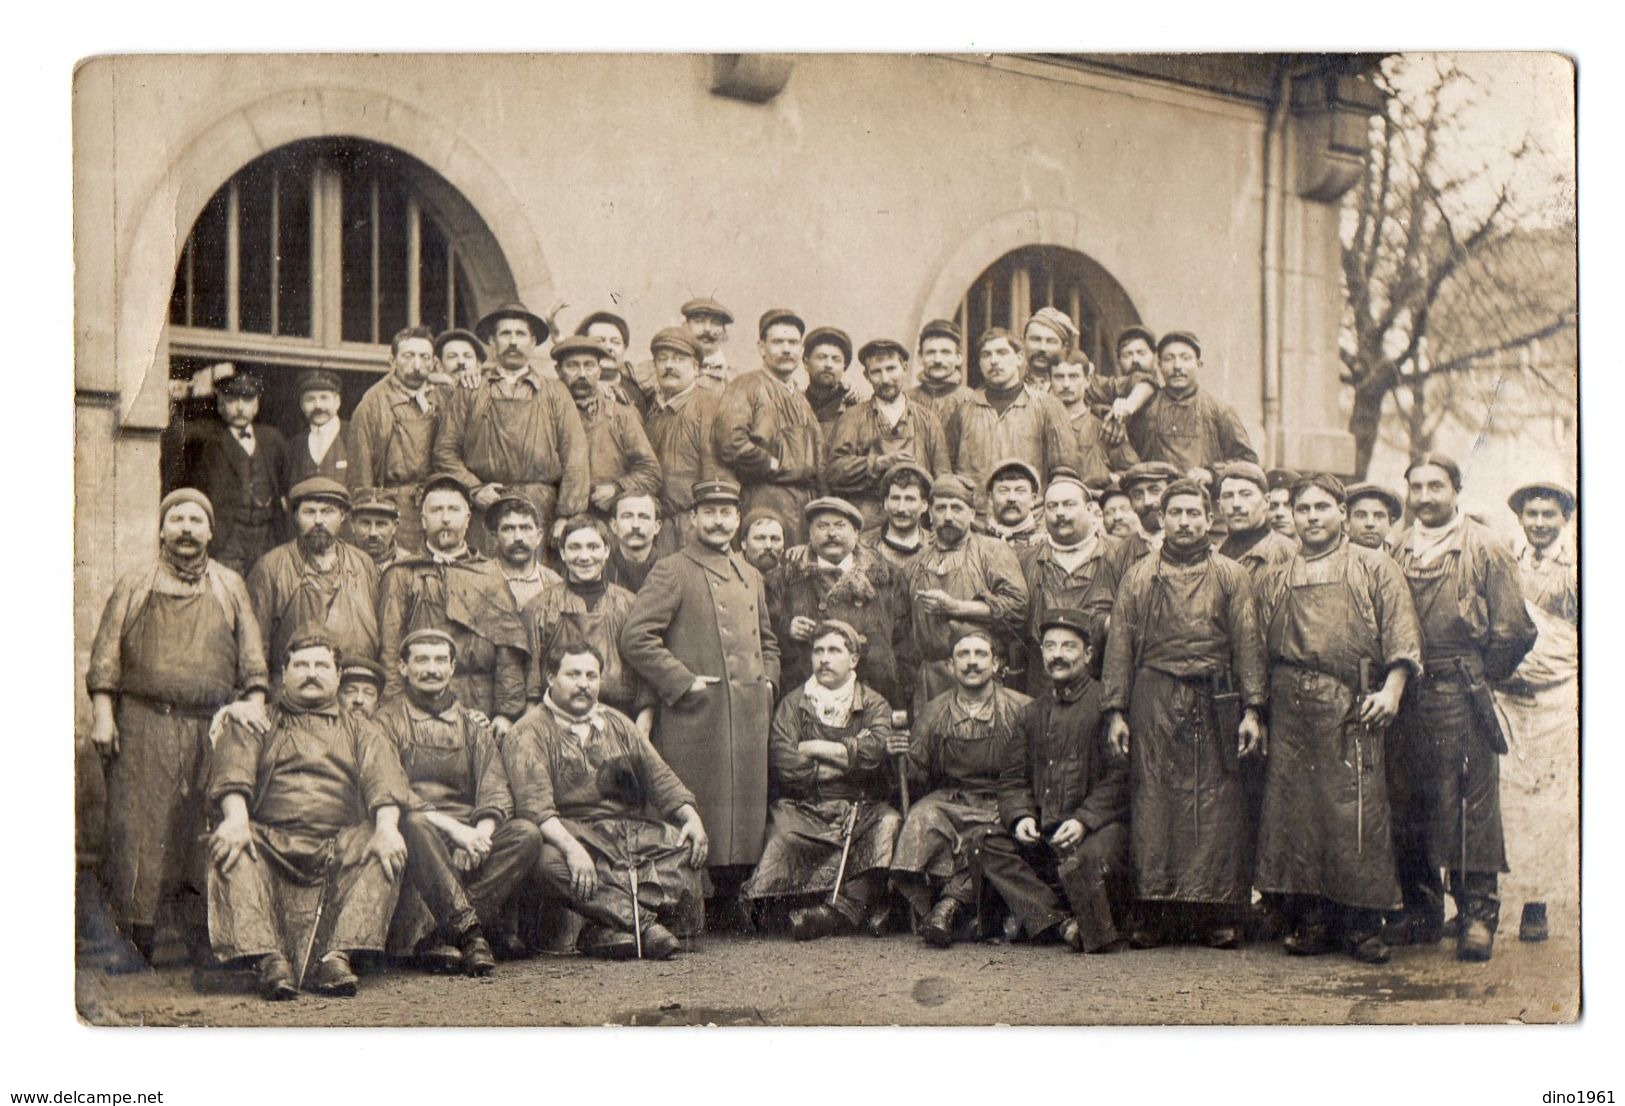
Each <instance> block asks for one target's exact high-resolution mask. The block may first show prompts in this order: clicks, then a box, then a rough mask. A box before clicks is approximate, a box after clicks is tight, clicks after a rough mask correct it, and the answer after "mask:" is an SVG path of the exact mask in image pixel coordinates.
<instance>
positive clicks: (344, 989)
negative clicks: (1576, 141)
mask: <svg viewBox="0 0 1625 1106" xmlns="http://www.w3.org/2000/svg"><path fill="white" fill-rule="evenodd" d="M360 985H361V979H360V977H359V976H357V975H356V974H355V972H353V971H351V970H350V957H349V954H348V953H343V952H330V953H328V954H327V955H326V956H324V957H322V962H321V963H320V964H318V965H317V967H316V982H315V983H314V984H312V985H311V990H313V991H315V992H316V993H317V994H318V995H327V996H328V997H330V998H349V997H351V996H352V995H354V994H355V993H356V989H357V988H358V987H359V986H360Z"/></svg>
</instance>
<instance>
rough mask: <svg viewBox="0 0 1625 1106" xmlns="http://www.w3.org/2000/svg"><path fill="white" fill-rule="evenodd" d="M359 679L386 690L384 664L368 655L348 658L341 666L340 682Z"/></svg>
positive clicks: (352, 681) (346, 682)
mask: <svg viewBox="0 0 1625 1106" xmlns="http://www.w3.org/2000/svg"><path fill="white" fill-rule="evenodd" d="M357 680H360V681H362V682H364V683H369V684H371V685H372V686H374V687H376V688H377V689H378V690H379V691H382V690H384V666H383V665H381V664H379V663H378V662H377V661H374V660H368V659H367V658H366V657H355V658H353V659H352V658H346V659H345V661H344V663H343V664H341V665H340V666H339V683H340V684H341V685H342V684H348V683H355V682H356V681H357Z"/></svg>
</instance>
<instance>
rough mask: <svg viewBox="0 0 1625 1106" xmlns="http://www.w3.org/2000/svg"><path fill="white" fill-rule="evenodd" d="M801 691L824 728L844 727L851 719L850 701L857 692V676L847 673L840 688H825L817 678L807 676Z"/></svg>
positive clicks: (853, 673)
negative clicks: (804, 693)
mask: <svg viewBox="0 0 1625 1106" xmlns="http://www.w3.org/2000/svg"><path fill="white" fill-rule="evenodd" d="M801 690H802V691H804V692H806V694H807V702H808V703H810V704H811V705H812V708H813V713H814V714H816V715H817V716H818V720H819V721H820V722H822V723H823V724H824V725H826V726H844V725H846V724H847V722H848V721H850V720H851V718H852V700H853V698H854V697H855V696H856V694H857V690H858V675H857V673H856V672H848V673H847V675H846V682H845V683H844V684H842V685H841V686H840V687H825V686H824V685H823V684H821V683H819V682H818V677H817V676H808V677H807V682H806V683H804V684H802V685H801Z"/></svg>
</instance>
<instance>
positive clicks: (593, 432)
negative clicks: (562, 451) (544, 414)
mask: <svg viewBox="0 0 1625 1106" xmlns="http://www.w3.org/2000/svg"><path fill="white" fill-rule="evenodd" d="M604 353H605V348H604V346H603V345H602V344H601V343H599V342H598V341H597V340H596V339H593V338H579V337H572V338H565V339H563V340H562V341H560V342H559V343H558V344H557V345H555V346H554V347H553V362H554V365H555V366H556V367H557V369H558V374H559V379H560V380H562V381H563V382H564V386H565V387H566V388H568V389H569V390H570V398H571V399H573V400H574V401H575V405H576V414H577V415H578V416H580V418H581V427H582V430H583V431H585V432H586V435H587V471H588V473H589V475H590V481H589V482H590V484H591V486H592V488H591V491H590V492H589V493H588V501H589V502H590V503H591V505H592V509H593V512H594V513H595V514H596V515H598V517H600V518H605V519H607V518H608V517H609V512H610V509H611V507H613V506H614V503H615V497H616V496H619V495H621V494H623V493H631V494H634V495H638V494H642V495H652V494H654V493H655V492H658V491H659V490H660V485H661V480H662V476H661V472H660V462H659V461H658V460H656V459H655V452H654V449H653V448H652V447H651V446H650V445H649V439H648V437H647V436H645V434H644V433H643V420H642V418H641V417H640V416H639V415H638V411H637V408H636V407H634V406H632V403H631V401H630V400H626V399H623V398H622V397H620V396H619V395H618V394H617V393H616V392H615V391H613V390H612V389H611V387H610V386H607V385H605V384H604V382H603V380H602V376H601V370H600V362H601V361H602V360H603V357H604Z"/></svg>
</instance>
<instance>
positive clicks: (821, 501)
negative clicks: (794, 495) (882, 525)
mask: <svg viewBox="0 0 1625 1106" xmlns="http://www.w3.org/2000/svg"><path fill="white" fill-rule="evenodd" d="M819 514H836V515H841V516H843V517H845V519H846V520H847V521H848V522H850V523H851V524H852V525H853V526H856V527H857V528H858V529H859V530H862V529H863V512H862V511H860V510H858V509H857V508H856V507H854V506H853V505H852V504H850V503H848V502H847V501H846V500H844V499H842V498H841V497H840V496H838V495H821V496H819V497H818V498H817V499H814V500H812V501H811V502H809V503H808V504H807V505H806V506H805V507H803V508H802V509H801V517H802V518H804V519H806V520H807V521H808V522H811V521H812V519H813V516H814V515H819Z"/></svg>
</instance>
